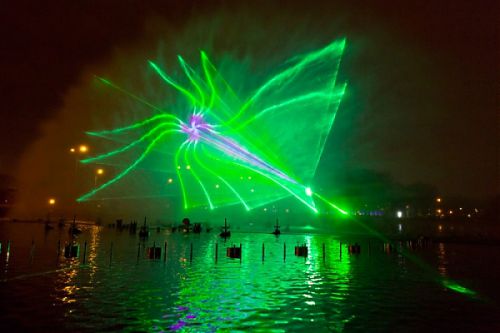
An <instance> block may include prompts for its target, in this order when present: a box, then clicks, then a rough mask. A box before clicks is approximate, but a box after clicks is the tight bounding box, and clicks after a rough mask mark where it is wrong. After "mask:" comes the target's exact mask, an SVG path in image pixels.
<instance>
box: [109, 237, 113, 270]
mask: <svg viewBox="0 0 500 333" xmlns="http://www.w3.org/2000/svg"><path fill="white" fill-rule="evenodd" d="M112 259H113V242H111V246H110V248H109V264H110V265H111V260H112Z"/></svg>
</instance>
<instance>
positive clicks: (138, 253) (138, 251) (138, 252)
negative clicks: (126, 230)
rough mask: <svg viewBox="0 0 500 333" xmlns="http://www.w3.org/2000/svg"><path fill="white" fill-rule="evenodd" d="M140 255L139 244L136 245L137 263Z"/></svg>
mask: <svg viewBox="0 0 500 333" xmlns="http://www.w3.org/2000/svg"><path fill="white" fill-rule="evenodd" d="M140 255H141V243H140V242H139V244H137V261H139V256H140Z"/></svg>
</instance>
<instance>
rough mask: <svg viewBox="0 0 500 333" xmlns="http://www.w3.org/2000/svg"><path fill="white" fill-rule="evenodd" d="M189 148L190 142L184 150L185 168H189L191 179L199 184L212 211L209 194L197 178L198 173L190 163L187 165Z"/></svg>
mask: <svg viewBox="0 0 500 333" xmlns="http://www.w3.org/2000/svg"><path fill="white" fill-rule="evenodd" d="M190 147H191V142H190V143H189V144H188V146H187V148H186V149H185V150H184V161H185V162H186V166H188V165H189V166H190V169H189V171H190V172H191V174H192V175H193V177H194V178H195V179H196V181H197V182H198V183H199V184H200V187H201V190H202V191H203V193H204V194H205V197H206V198H207V201H208V205H209V207H210V209H211V210H213V209H214V208H215V207H214V205H213V204H212V200H211V199H210V194H209V193H208V191H207V189H206V188H205V185H203V182H202V181H201V179H200V177H199V176H198V173H197V172H196V171H195V170H194V168H193V167H192V166H191V163H189V157H188V152H189V148H190Z"/></svg>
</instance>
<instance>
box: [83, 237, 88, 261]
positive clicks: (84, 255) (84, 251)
mask: <svg viewBox="0 0 500 333" xmlns="http://www.w3.org/2000/svg"><path fill="white" fill-rule="evenodd" d="M86 256H87V241H85V243H84V244H83V264H84V265H85V257H86Z"/></svg>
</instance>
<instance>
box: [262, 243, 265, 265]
mask: <svg viewBox="0 0 500 333" xmlns="http://www.w3.org/2000/svg"><path fill="white" fill-rule="evenodd" d="M264 254H265V247H264V243H262V262H264Z"/></svg>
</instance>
